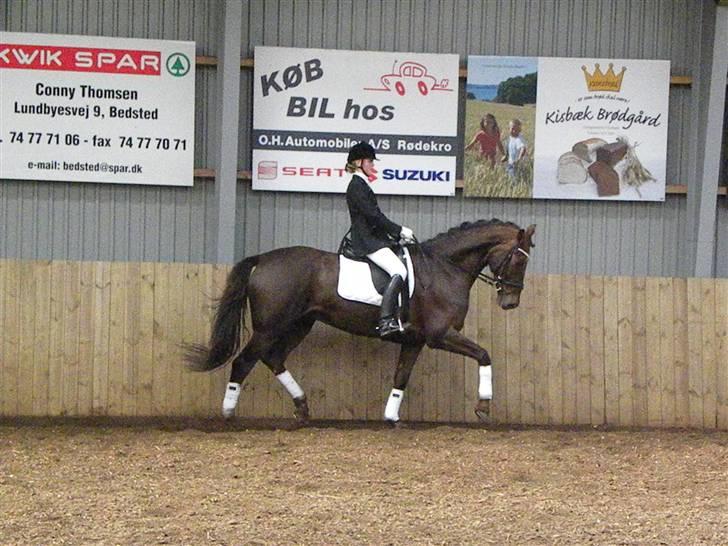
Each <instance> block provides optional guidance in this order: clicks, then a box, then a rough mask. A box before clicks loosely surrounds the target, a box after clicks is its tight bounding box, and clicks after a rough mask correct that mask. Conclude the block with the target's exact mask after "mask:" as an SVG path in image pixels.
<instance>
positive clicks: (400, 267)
mask: <svg viewBox="0 0 728 546" xmlns="http://www.w3.org/2000/svg"><path fill="white" fill-rule="evenodd" d="M367 258H369V259H370V260H371V261H373V262H374V263H375V264H377V265H378V266H379V267H381V268H382V269H384V270H385V271H386V272H387V273H389V276H390V277H393V276H395V275H399V276H400V277H402V280H405V279H406V278H407V268H406V267H405V265H404V264H403V263H402V261H401V260H400V259H399V258H397V255H396V254H395V253H394V252H393V251H392V249H391V248H387V247H384V248H380V249H379V250H377V251H376V252H372V253H371V254H367Z"/></svg>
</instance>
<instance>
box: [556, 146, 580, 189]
mask: <svg viewBox="0 0 728 546" xmlns="http://www.w3.org/2000/svg"><path fill="white" fill-rule="evenodd" d="M556 178H557V180H558V182H559V184H583V183H584V182H586V178H587V172H586V169H585V168H584V164H583V163H582V161H581V159H579V156H578V155H576V154H575V153H574V152H566V153H565V154H564V155H562V156H561V157H560V158H559V162H558V168H557V171H556Z"/></svg>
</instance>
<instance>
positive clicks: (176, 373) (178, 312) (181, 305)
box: [166, 263, 187, 415]
mask: <svg viewBox="0 0 728 546" xmlns="http://www.w3.org/2000/svg"><path fill="white" fill-rule="evenodd" d="M184 285H185V264H182V263H172V264H169V282H168V285H167V287H168V299H167V302H168V306H169V307H168V312H169V315H168V318H167V365H166V369H167V411H168V415H184V414H185V408H184V406H183V401H184V400H186V399H187V396H186V394H185V393H184V392H183V388H184V384H183V381H182V374H183V373H185V372H184V367H183V366H182V365H181V352H180V349H179V345H180V344H181V343H182V340H183V335H184V314H185V292H184Z"/></svg>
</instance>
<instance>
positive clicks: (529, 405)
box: [509, 281, 538, 424]
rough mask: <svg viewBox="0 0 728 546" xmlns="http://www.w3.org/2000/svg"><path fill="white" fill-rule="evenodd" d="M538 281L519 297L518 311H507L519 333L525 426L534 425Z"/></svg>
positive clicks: (522, 418)
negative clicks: (535, 329)
mask: <svg viewBox="0 0 728 546" xmlns="http://www.w3.org/2000/svg"><path fill="white" fill-rule="evenodd" d="M536 284H538V281H536V282H534V283H532V284H531V286H530V288H531V290H530V291H529V292H528V293H527V294H524V295H523V297H521V301H520V304H519V306H518V309H516V310H515V311H509V313H510V314H512V315H513V318H514V322H516V321H517V322H518V330H519V332H520V341H521V344H520V345H521V346H520V351H519V353H518V359H519V366H520V368H521V380H520V388H521V422H522V423H525V424H535V423H536V385H535V381H536V378H535V373H534V351H533V347H534V343H533V337H534V336H533V335H534V331H533V330H534V328H533V323H534V321H535V316H536V313H535V305H534V301H535V294H534V291H535V287H534V285H536Z"/></svg>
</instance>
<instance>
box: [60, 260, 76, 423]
mask: <svg viewBox="0 0 728 546" xmlns="http://www.w3.org/2000/svg"><path fill="white" fill-rule="evenodd" d="M65 284H66V286H65V289H64V294H63V295H64V298H63V301H64V310H63V314H64V317H63V398H62V410H61V412H62V414H63V415H78V366H79V354H78V342H79V333H80V317H81V313H80V306H81V290H80V286H81V268H80V264H79V262H72V261H69V262H66V263H65Z"/></svg>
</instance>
